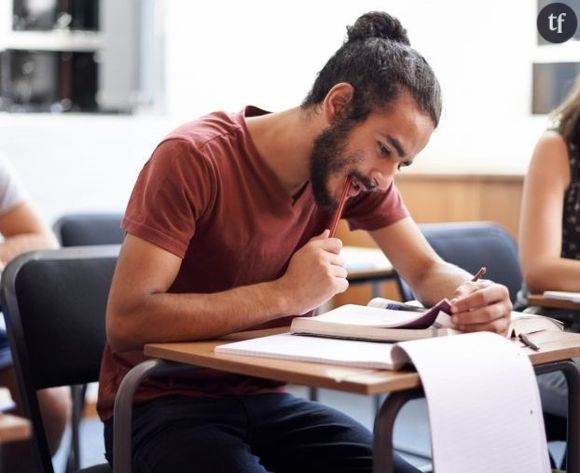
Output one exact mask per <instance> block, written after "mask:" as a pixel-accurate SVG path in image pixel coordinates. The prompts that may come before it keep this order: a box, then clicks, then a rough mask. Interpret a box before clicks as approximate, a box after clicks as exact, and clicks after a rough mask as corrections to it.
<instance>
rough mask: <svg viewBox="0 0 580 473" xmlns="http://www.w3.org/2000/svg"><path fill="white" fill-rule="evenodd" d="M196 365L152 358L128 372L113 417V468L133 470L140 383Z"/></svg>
mask: <svg viewBox="0 0 580 473" xmlns="http://www.w3.org/2000/svg"><path fill="white" fill-rule="evenodd" d="M195 369H197V367H195V366H189V365H183V364H180V363H172V362H169V361H163V360H157V359H151V360H146V361H143V362H142V363H139V364H138V365H135V366H134V367H133V368H131V370H130V371H129V372H128V373H127V374H126V375H125V377H124V378H123V380H122V381H121V384H120V386H119V389H118V390H117V396H116V398H115V407H114V417H113V471H114V473H131V459H132V452H131V450H132V449H131V443H132V442H131V439H132V428H131V422H132V419H133V395H134V394H135V391H136V390H137V388H138V387H139V385H140V384H141V382H142V381H143V380H144V379H146V378H149V377H153V376H167V375H171V374H175V373H179V372H182V371H191V370H195Z"/></svg>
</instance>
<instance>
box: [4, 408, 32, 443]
mask: <svg viewBox="0 0 580 473" xmlns="http://www.w3.org/2000/svg"><path fill="white" fill-rule="evenodd" d="M30 436H31V432H30V421H29V420H28V419H23V418H22V417H18V416H14V415H11V414H2V413H0V443H7V442H15V441H17V440H26V439H28V438H30Z"/></svg>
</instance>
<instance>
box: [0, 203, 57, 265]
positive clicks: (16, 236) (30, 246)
mask: <svg viewBox="0 0 580 473" xmlns="http://www.w3.org/2000/svg"><path fill="white" fill-rule="evenodd" d="M0 234H2V236H3V237H4V241H3V242H2V243H0V268H3V267H4V266H5V265H6V263H8V261H10V260H11V259H13V258H14V257H16V256H18V255H19V254H21V253H24V252H26V251H32V250H39V249H50V248H56V247H57V246H58V244H57V241H56V238H55V236H54V234H53V233H52V232H51V231H50V230H49V229H48V228H46V227H45V226H44V225H43V223H42V221H41V219H40V217H39V216H38V214H37V213H36V212H35V211H34V209H33V208H32V206H31V205H30V204H28V203H22V204H18V205H16V206H15V207H13V208H12V209H10V210H9V211H8V212H6V213H4V214H2V215H0Z"/></svg>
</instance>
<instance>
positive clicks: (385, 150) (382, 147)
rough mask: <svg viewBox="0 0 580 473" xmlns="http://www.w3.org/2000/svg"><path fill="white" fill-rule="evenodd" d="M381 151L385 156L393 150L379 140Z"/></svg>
mask: <svg viewBox="0 0 580 473" xmlns="http://www.w3.org/2000/svg"><path fill="white" fill-rule="evenodd" d="M379 152H380V153H381V154H382V155H383V156H389V155H390V154H391V150H390V149H389V148H387V147H386V146H385V145H384V144H383V143H381V142H379Z"/></svg>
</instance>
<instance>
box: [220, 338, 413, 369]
mask: <svg viewBox="0 0 580 473" xmlns="http://www.w3.org/2000/svg"><path fill="white" fill-rule="evenodd" d="M392 347H393V345H392V344H391V343H374V342H363V341H358V340H335V339H331V338H319V337H308V336H300V335H291V334H289V333H283V334H280V335H271V336H268V337H260V338H253V339H251V340H243V341H241V342H234V343H227V344H225V345H220V346H218V347H216V348H215V352H216V353H225V354H235V355H246V356H258V357H263V358H279V359H286V360H299V361H313V362H318V363H332V364H337V365H344V366H355V367H360V368H377V369H399V368H400V367H401V366H402V365H403V364H404V363H405V362H406V360H407V359H406V356H405V354H404V353H398V354H395V355H394V356H393V351H392Z"/></svg>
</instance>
